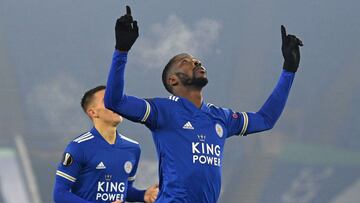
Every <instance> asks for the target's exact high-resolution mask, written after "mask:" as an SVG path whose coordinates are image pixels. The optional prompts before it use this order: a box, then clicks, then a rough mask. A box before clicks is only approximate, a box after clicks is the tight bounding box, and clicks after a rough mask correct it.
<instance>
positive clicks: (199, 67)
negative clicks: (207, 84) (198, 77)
mask: <svg viewBox="0 0 360 203" xmlns="http://www.w3.org/2000/svg"><path fill="white" fill-rule="evenodd" d="M194 72H199V73H201V74H205V73H206V69H205V68H204V67H202V66H198V67H196V68H195V70H194Z"/></svg>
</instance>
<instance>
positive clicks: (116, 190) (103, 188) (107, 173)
mask: <svg viewBox="0 0 360 203" xmlns="http://www.w3.org/2000/svg"><path fill="white" fill-rule="evenodd" d="M139 157H140V146H139V144H138V143H137V142H136V141H134V140H131V139H130V138H127V137H125V136H123V135H121V134H119V133H118V135H117V137H116V141H115V143H114V144H109V143H108V142H107V141H106V140H105V139H104V138H103V137H102V136H101V135H100V134H99V132H98V131H97V130H96V129H95V128H92V129H91V131H90V132H87V133H84V134H82V135H81V136H79V137H77V138H76V139H74V140H73V141H71V142H70V143H69V144H68V146H67V147H66V149H65V152H64V157H63V160H62V163H60V164H59V167H58V169H57V171H56V183H55V185H67V186H69V188H70V189H71V192H72V193H73V194H75V195H76V196H78V197H79V198H82V199H84V200H88V201H89V202H102V203H104V202H113V201H115V200H120V201H122V202H125V199H126V192H127V187H128V184H129V183H130V182H131V181H134V180H135V174H136V170H137V166H138V162H139Z"/></svg>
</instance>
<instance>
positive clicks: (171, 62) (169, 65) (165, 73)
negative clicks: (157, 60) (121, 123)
mask: <svg viewBox="0 0 360 203" xmlns="http://www.w3.org/2000/svg"><path fill="white" fill-rule="evenodd" d="M185 56H189V54H187V53H181V54H178V55H175V56H174V57H172V58H171V59H170V60H169V62H168V63H167V64H166V66H165V68H164V70H163V72H162V82H163V84H164V87H165V89H166V90H167V91H168V92H170V93H171V94H172V93H173V92H172V87H171V86H170V85H168V84H167V81H166V80H167V77H168V75H169V72H170V70H171V68H172V67H173V65H174V63H175V62H177V59H178V58H179V57H185Z"/></svg>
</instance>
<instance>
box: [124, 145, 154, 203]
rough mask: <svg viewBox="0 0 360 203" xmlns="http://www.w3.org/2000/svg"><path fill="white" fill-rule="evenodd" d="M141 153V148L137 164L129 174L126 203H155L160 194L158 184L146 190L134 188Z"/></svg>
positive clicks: (137, 154)
mask: <svg viewBox="0 0 360 203" xmlns="http://www.w3.org/2000/svg"><path fill="white" fill-rule="evenodd" d="M140 153H141V151H140V148H139V149H138V150H137V151H136V163H135V164H134V167H133V168H132V170H131V172H130V174H129V179H128V188H127V193H126V201H129V202H146V203H153V202H155V200H156V198H157V194H158V192H159V186H158V185H157V184H154V185H152V186H151V187H149V188H148V189H146V190H139V189H137V188H135V187H134V181H135V177H136V171H137V168H138V165H139V159H140Z"/></svg>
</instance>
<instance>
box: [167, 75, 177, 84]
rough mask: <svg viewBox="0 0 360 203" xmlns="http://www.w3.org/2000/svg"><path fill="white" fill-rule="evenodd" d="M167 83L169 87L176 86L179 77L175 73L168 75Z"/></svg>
mask: <svg viewBox="0 0 360 203" xmlns="http://www.w3.org/2000/svg"><path fill="white" fill-rule="evenodd" d="M168 84H169V85H170V86H171V87H174V86H177V85H178V84H179V78H178V77H176V75H170V76H169V78H168Z"/></svg>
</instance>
